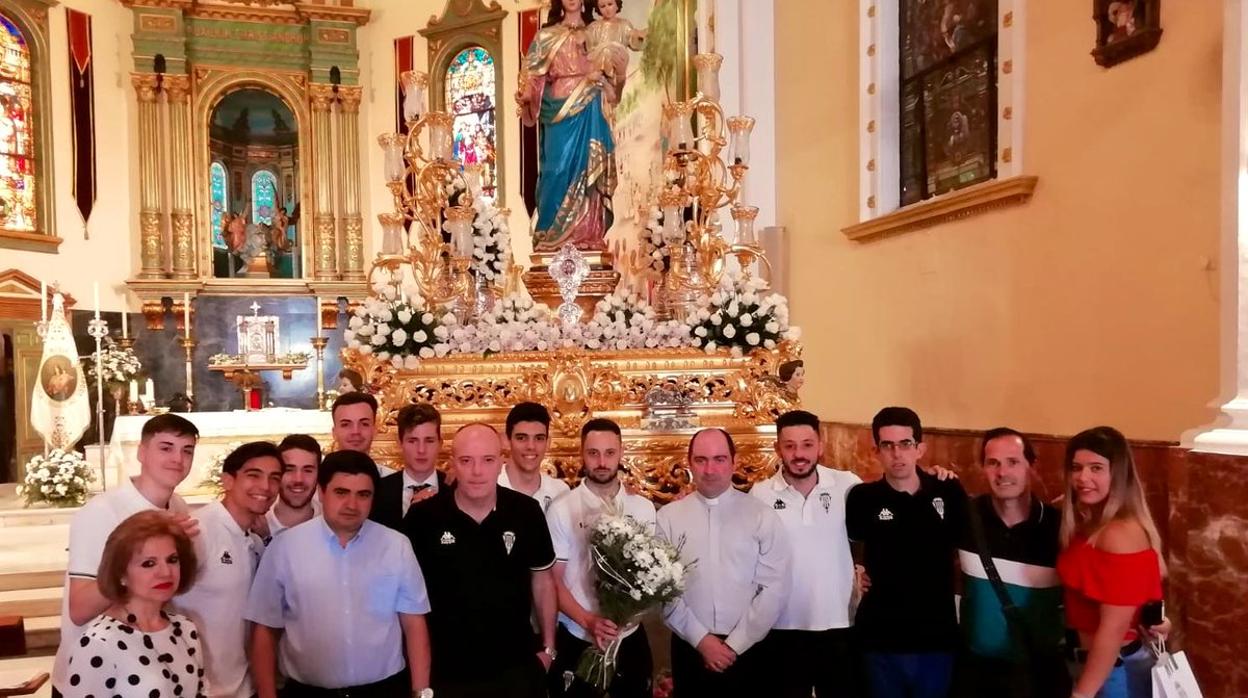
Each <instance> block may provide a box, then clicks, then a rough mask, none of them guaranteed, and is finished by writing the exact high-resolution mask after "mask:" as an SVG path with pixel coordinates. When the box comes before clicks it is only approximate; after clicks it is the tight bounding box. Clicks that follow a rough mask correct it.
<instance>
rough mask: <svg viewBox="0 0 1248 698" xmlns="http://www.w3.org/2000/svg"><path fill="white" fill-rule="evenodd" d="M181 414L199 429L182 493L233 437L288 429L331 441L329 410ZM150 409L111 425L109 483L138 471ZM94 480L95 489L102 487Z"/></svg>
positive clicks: (274, 434)
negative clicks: (141, 441) (137, 454)
mask: <svg viewBox="0 0 1248 698" xmlns="http://www.w3.org/2000/svg"><path fill="white" fill-rule="evenodd" d="M182 416H183V417H186V418H187V419H189V420H191V423H192V424H194V425H195V426H196V428H198V429H199V443H198V445H196V447H195V460H194V462H193V463H192V465H191V474H190V475H188V476H187V478H186V479H185V480H183V481H182V486H181V487H179V488H178V492H180V493H188V492H197V491H200V490H201V489H202V488H201V487H200V483H201V482H203V480H204V477H205V474H206V473H207V470H208V465H209V464H210V463H211V462H212V460H213V458H215V457H216V456H217V455H218V454H220V453H222V452H224V451H226V450H228V448H229V445H230V444H231V443H235V442H243V443H245V442H247V441H272V442H273V443H277V442H279V441H281V440H282V438H283V437H285V436H286V435H287V434H308V435H310V436H312V437H314V438H315V439H316V440H317V441H319V442H321V446H322V447H327V446H329V444H330V440H331V437H330V429H331V427H332V426H333V418H332V417H331V416H330V414H329V412H322V411H320V410H295V409H289V408H283V407H275V408H269V409H264V410H258V411H255V412H246V411H243V410H236V411H234V412H187V413H182ZM148 419H151V417H149V416H147V415H137V416H130V415H123V416H121V417H118V418H117V422H116V423H115V424H114V425H113V438H112V439H111V440H110V441H109V444H108V458H107V467H106V468H105V477H106V478H107V486H108V489H112V488H113V487H115V486H116V485H117V484H118V483H119V482H121V478H122V477H132V476H134V475H137V474H138V472H139V461H138V460H137V459H136V457H135V454H136V452H137V451H138V449H139V435H140V433H141V432H142V430H143V424H144V423H145V422H146V421H147V420H148ZM99 485H100V483H99V482H96V483H95V484H94V487H93V489H98V488H99Z"/></svg>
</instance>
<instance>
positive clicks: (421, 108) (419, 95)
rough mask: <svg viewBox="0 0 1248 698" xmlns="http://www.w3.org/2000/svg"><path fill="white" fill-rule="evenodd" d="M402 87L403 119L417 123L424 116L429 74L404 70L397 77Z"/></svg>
mask: <svg viewBox="0 0 1248 698" xmlns="http://www.w3.org/2000/svg"><path fill="white" fill-rule="evenodd" d="M399 83H400V84H401V85H402V86H403V118H404V119H405V120H407V121H409V122H411V121H417V120H418V119H420V117H422V116H424V115H425V93H426V92H428V90H429V74H428V73H423V72H421V71H419V70H405V71H403V74H402V75H401V76H400V77H399Z"/></svg>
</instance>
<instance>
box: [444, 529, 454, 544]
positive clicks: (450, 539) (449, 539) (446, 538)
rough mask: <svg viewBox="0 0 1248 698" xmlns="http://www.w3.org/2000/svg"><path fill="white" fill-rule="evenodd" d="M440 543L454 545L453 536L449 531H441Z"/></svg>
mask: <svg viewBox="0 0 1248 698" xmlns="http://www.w3.org/2000/svg"><path fill="white" fill-rule="evenodd" d="M442 545H455V536H452V535H451V532H450V531H443V532H442Z"/></svg>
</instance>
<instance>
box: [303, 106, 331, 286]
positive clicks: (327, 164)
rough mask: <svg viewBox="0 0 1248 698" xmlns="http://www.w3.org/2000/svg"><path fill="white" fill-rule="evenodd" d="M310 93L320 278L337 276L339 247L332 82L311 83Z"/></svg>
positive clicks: (314, 218) (316, 268)
mask: <svg viewBox="0 0 1248 698" xmlns="http://www.w3.org/2000/svg"><path fill="white" fill-rule="evenodd" d="M308 97H309V99H310V101H311V104H312V174H313V176H314V178H315V181H314V191H315V193H316V213H315V214H314V215H313V217H312V225H313V227H314V229H315V230H314V232H313V234H314V235H315V240H316V243H315V249H316V260H315V265H314V269H315V276H316V278H317V279H318V280H334V279H337V278H338V248H337V240H335V237H334V162H333V161H334V143H333V133H332V113H331V110H332V108H333V104H334V88H333V85H319V84H312V85H309V86H308Z"/></svg>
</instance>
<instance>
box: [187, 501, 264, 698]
mask: <svg viewBox="0 0 1248 698" xmlns="http://www.w3.org/2000/svg"><path fill="white" fill-rule="evenodd" d="M195 518H196V519H198V520H199V535H198V536H196V537H195V552H196V554H197V555H198V556H199V576H198V577H196V578H195V584H194V586H192V587H191V590H190V591H188V592H186V593H185V594H183V595H181V596H178V597H176V598H174V600H173V605H174V607H175V608H177V609H178V610H179V611H181V612H182V613H185V614H186V615H187V617H189V618H190V619H191V620H193V621H194V622H195V625H196V626H197V627H198V628H199V632H200V634H201V640H202V642H203V645H204V658H203V665H204V689H203V693H204V695H205V696H207V697H208V698H251V695H252V693H253V692H254V691H253V690H252V683H251V672H250V671H249V670H248V666H249V665H248V663H247V647H248V645H249V644H250V640H251V624H250V623H248V622H247V621H246V620H244V619H243V611H244V610H245V609H246V606H247V594H248V592H249V591H250V590H251V579H252V577H253V576H255V573H256V565H257V564H258V563H259V561H260V553H261V552H262V551H263V550H264V542H263V541H262V540H260V537H259V536H257V535H256V534H254V533H251V532H248V531H244V530H243V529H242V527H241V526H239V525H238V522H237V521H235V520H234V517H233V516H232V515H230V512H229V511H228V510H226V508H225V505H224V504H222V503H221V502H220V500H218V501H215V502H213V503H211V504H208V505H206V506H204V507H203V508H202V509H200V510H199V511H197V512H195Z"/></svg>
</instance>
